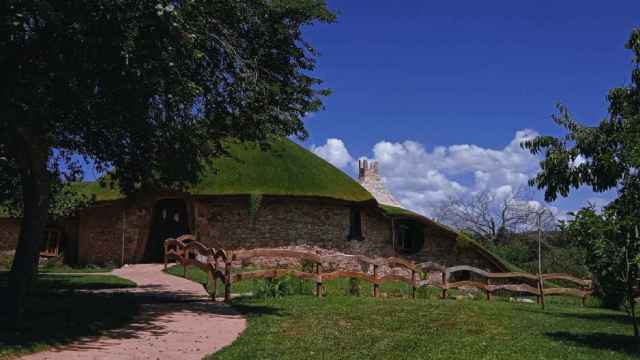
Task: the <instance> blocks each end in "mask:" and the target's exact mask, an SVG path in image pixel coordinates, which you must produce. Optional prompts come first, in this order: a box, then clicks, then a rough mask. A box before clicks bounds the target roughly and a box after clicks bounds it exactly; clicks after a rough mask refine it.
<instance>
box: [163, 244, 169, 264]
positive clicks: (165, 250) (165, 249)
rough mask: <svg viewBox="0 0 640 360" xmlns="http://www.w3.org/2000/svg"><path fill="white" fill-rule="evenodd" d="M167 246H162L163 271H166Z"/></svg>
mask: <svg viewBox="0 0 640 360" xmlns="http://www.w3.org/2000/svg"><path fill="white" fill-rule="evenodd" d="M167 257H168V255H167V245H166V244H165V245H164V269H165V270H167Z"/></svg>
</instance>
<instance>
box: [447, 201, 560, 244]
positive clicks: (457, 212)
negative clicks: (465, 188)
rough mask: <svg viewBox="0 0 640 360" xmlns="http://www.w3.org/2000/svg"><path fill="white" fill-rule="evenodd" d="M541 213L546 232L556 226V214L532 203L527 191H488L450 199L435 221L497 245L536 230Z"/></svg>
mask: <svg viewBox="0 0 640 360" xmlns="http://www.w3.org/2000/svg"><path fill="white" fill-rule="evenodd" d="M540 210H545V211H543V212H542V213H543V214H544V215H545V216H544V217H542V218H541V220H543V221H542V224H541V225H542V226H543V228H544V229H545V230H546V229H549V228H551V227H553V226H555V219H554V217H553V213H552V212H551V211H546V210H547V208H546V207H544V206H541V205H540V204H539V203H537V202H532V197H531V194H530V193H529V192H528V191H527V189H526V188H519V189H518V190H517V191H515V192H512V193H509V194H508V195H506V196H498V195H497V194H496V193H495V192H491V191H487V190H486V191H481V192H478V193H475V194H464V195H458V196H452V197H449V198H448V199H447V200H445V201H443V202H441V203H440V204H438V206H437V207H436V213H435V217H436V219H438V220H439V221H441V222H443V223H445V224H448V225H450V226H452V227H454V228H456V229H458V230H461V231H465V232H467V233H469V234H471V235H472V236H473V237H474V238H476V239H478V240H481V241H484V242H486V243H488V244H491V245H496V244H499V243H504V242H506V240H507V239H506V238H507V237H511V235H513V234H514V233H516V232H526V231H529V230H533V229H537V221H538V217H537V215H536V214H537V213H538V212H539V211H540Z"/></svg>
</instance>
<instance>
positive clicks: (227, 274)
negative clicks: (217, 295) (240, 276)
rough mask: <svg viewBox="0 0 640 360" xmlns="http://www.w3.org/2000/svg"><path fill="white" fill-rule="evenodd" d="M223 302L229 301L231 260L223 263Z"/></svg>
mask: <svg viewBox="0 0 640 360" xmlns="http://www.w3.org/2000/svg"><path fill="white" fill-rule="evenodd" d="M224 277H225V284H224V301H229V300H231V260H226V261H225V263H224Z"/></svg>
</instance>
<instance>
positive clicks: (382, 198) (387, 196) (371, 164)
mask: <svg viewBox="0 0 640 360" xmlns="http://www.w3.org/2000/svg"><path fill="white" fill-rule="evenodd" d="M358 182H359V183H360V185H362V187H364V188H365V189H367V191H369V192H370V193H371V195H373V197H374V198H375V199H376V200H377V201H378V202H379V203H380V204H384V205H391V206H397V207H402V205H401V204H400V202H399V201H398V200H396V199H395V198H394V197H393V195H391V193H390V192H388V191H387V189H386V188H385V187H384V182H383V181H382V178H381V177H380V173H379V168H378V162H377V161H369V160H358Z"/></svg>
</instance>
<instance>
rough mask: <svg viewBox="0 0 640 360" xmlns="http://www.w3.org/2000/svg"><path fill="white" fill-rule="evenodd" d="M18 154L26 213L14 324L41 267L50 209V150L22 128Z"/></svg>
mask: <svg viewBox="0 0 640 360" xmlns="http://www.w3.org/2000/svg"><path fill="white" fill-rule="evenodd" d="M17 135H18V139H16V142H17V145H19V147H18V150H17V151H16V152H15V153H14V156H15V157H16V160H17V163H18V167H19V171H20V181H21V183H22V198H23V216H22V222H21V226H20V236H19V238H18V246H17V249H16V253H15V257H14V260H13V265H12V266H11V273H10V275H9V294H8V302H9V304H8V305H9V307H8V311H9V315H10V316H11V317H12V320H13V321H12V325H13V326H15V327H16V328H19V327H20V326H21V323H22V315H23V312H24V305H25V300H26V298H27V293H28V291H29V287H30V285H31V281H32V280H33V278H34V274H35V270H37V263H36V261H37V260H38V255H39V252H40V246H41V243H42V238H43V236H44V233H45V228H46V225H47V215H48V210H49V173H48V169H47V166H48V160H49V149H48V148H47V147H46V146H45V145H44V144H43V143H42V142H41V141H39V140H40V139H38V138H36V137H33V136H30V135H29V134H28V133H25V132H20V131H18V134H17Z"/></svg>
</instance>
